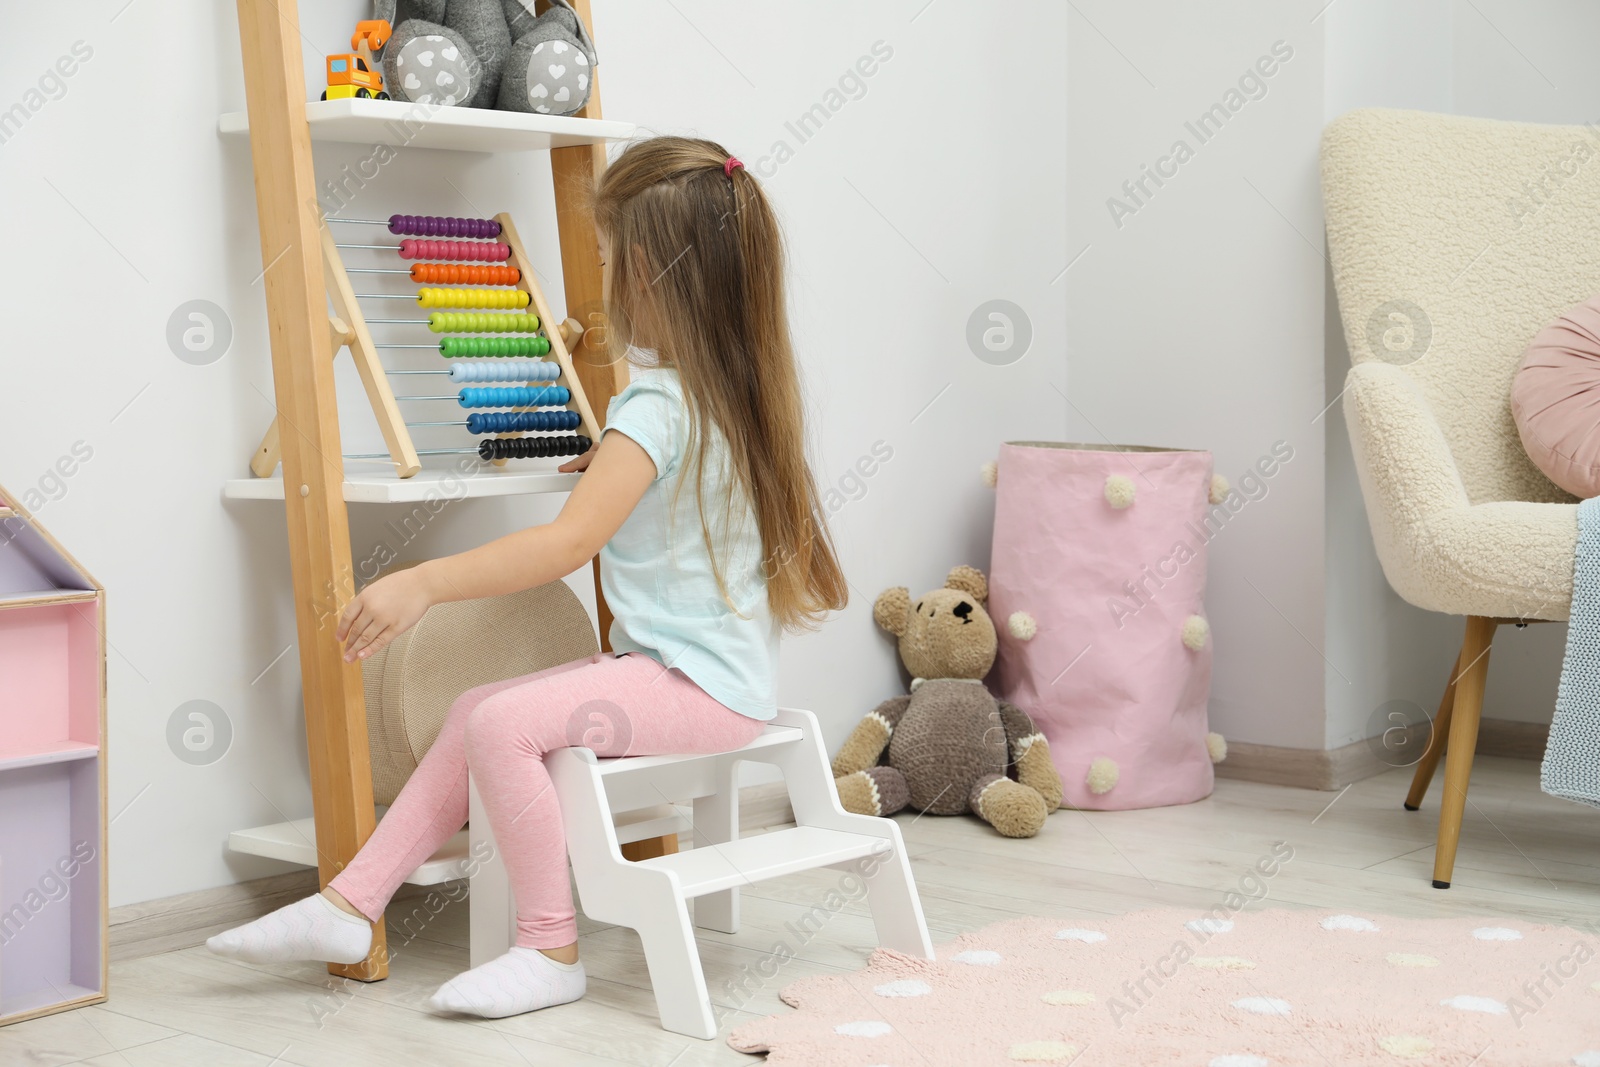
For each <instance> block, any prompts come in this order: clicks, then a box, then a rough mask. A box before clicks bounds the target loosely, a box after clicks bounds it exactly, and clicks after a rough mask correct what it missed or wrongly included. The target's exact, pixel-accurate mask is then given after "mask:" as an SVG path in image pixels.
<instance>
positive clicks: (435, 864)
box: [228, 819, 467, 885]
mask: <svg viewBox="0 0 1600 1067" xmlns="http://www.w3.org/2000/svg"><path fill="white" fill-rule="evenodd" d="M228 848H229V850H230V851H233V852H244V853H247V854H249V855H252V856H265V857H266V858H267V859H273V860H283V861H284V862H285V863H297V864H299V865H300V866H302V867H315V866H316V865H317V830H316V824H315V823H314V822H313V821H312V820H311V819H295V820H294V821H292V822H280V823H274V824H273V825H271V826H257V827H255V828H254V829H250V830H235V831H234V832H233V833H231V834H229V835H228ZM466 861H467V832H466V831H465V830H462V831H460V832H459V833H457V834H456V835H455V836H454V837H452V838H451V839H450V840H448V841H446V842H445V843H444V846H443V847H442V848H440V849H439V851H438V852H435V853H434V854H433V855H432V856H431V857H429V858H428V861H427V862H426V863H424V864H423V865H422V866H420V867H418V868H417V869H416V870H415V871H412V872H411V875H410V877H408V878H407V879H406V881H407V882H410V883H411V884H412V885H438V884H439V883H440V882H448V881H450V880H451V879H452V878H464V877H466V869H465V865H466Z"/></svg>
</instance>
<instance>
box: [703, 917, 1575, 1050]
mask: <svg viewBox="0 0 1600 1067" xmlns="http://www.w3.org/2000/svg"><path fill="white" fill-rule="evenodd" d="M1218 910H1219V911H1221V909H1218ZM1597 947H1600V938H1597V937H1596V936H1595V934H1594V933H1592V932H1584V931H1580V930H1574V929H1570V928H1568V927H1562V926H1546V925H1541V924H1538V923H1529V922H1522V921H1520V920H1513V919H1399V918H1394V917H1391V916H1384V915H1377V914H1370V913H1361V914H1338V913H1333V912H1313V911H1291V910H1285V909H1268V910H1262V911H1246V912H1239V913H1235V914H1232V915H1231V916H1230V917H1229V918H1214V917H1213V918H1197V917H1196V916H1195V914H1194V913H1193V912H1181V911H1141V912H1136V913H1133V914H1130V915H1123V916H1119V917H1115V918H1108V919H1105V920H1104V921H1094V922H1090V921H1085V920H1081V919H1078V920H1072V921H1056V920H1050V919H1036V918H1028V919H1017V920H1014V921H1010V922H1003V923H997V924H995V925H993V926H988V927H985V928H984V929H982V930H979V931H977V932H975V933H970V934H963V935H962V936H960V937H958V938H956V939H955V940H954V941H952V942H950V943H949V944H946V945H941V946H939V949H938V955H939V958H938V960H936V961H935V960H916V959H910V958H908V957H905V956H902V955H900V954H899V953H896V952H890V951H887V950H882V949H880V950H879V951H877V952H875V953H874V954H873V956H872V959H871V960H870V961H869V962H868V965H867V967H866V969H865V970H863V971H858V972H856V973H854V974H849V975H840V976H829V977H820V978H805V979H801V980H800V981H797V982H794V983H793V984H791V985H789V986H788V987H786V988H785V989H784V990H783V992H782V994H781V995H782V997H783V1000H784V1002H785V1003H787V1004H790V1005H792V1006H794V1007H795V1008H796V1009H798V1010H796V1011H794V1012H791V1013H787V1014H784V1015H774V1016H769V1017H768V1018H765V1019H761V1020H759V1021H757V1022H753V1023H750V1024H748V1025H746V1026H742V1027H740V1028H739V1029H737V1030H735V1031H734V1032H733V1033H732V1034H731V1035H730V1036H729V1037H728V1043H729V1044H730V1045H732V1046H733V1047H734V1048H736V1049H738V1050H740V1051H742V1052H761V1051H766V1052H768V1058H767V1062H768V1063H770V1064H774V1065H780V1064H782V1065H801V1064H803V1065H805V1067H876V1065H883V1067H933V1065H944V1064H951V1065H960V1067H982V1065H985V1064H1006V1065H1014V1064H1017V1063H1056V1064H1077V1065H1079V1067H1101V1065H1105V1067H1112V1065H1116V1067H1146V1065H1164V1064H1185V1065H1193V1067H1276V1065H1280V1064H1282V1065H1287V1064H1296V1065H1299V1064H1306V1065H1315V1067H1349V1065H1352V1064H1388V1065H1395V1067H1399V1065H1407V1064H1409V1065H1416V1067H1467V1065H1468V1064H1472V1065H1474V1067H1522V1065H1530V1067H1531V1065H1534V1064H1538V1065H1540V1067H1550V1065H1555V1064H1567V1065H1575V1067H1600V962H1596V961H1595V956H1596V950H1597Z"/></svg>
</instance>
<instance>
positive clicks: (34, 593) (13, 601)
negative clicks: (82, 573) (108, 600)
mask: <svg viewBox="0 0 1600 1067" xmlns="http://www.w3.org/2000/svg"><path fill="white" fill-rule="evenodd" d="M98 595H99V594H98V593H97V592H95V590H93V589H25V590H21V591H19V592H15V593H0V608H37V607H44V606H46V605H49V604H82V603H85V602H87V601H91V600H93V599H94V598H95V597H96V596H98Z"/></svg>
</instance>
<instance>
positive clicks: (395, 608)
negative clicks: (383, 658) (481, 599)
mask: <svg viewBox="0 0 1600 1067" xmlns="http://www.w3.org/2000/svg"><path fill="white" fill-rule="evenodd" d="M420 570H421V568H419V567H413V568H411V569H409V570H403V571H396V572H395V573H394V574H390V575H388V576H386V577H383V578H379V579H378V580H377V581H375V582H373V583H372V584H371V585H369V586H367V587H366V588H365V589H363V590H362V591H361V592H360V593H359V594H358V595H357V596H356V598H355V599H354V600H352V601H350V605H349V607H347V608H345V609H344V614H343V615H342V616H341V617H340V619H339V628H338V630H337V631H335V633H334V638H335V639H336V640H339V641H343V642H344V661H345V662H346V663H354V662H355V661H356V660H358V659H366V658H367V657H368V656H370V655H372V654H373V653H374V652H376V651H378V650H379V649H380V648H383V647H384V646H385V645H387V644H388V643H389V642H390V641H393V640H394V639H395V638H397V637H399V636H400V635H401V634H403V633H405V632H406V631H407V630H409V629H411V627H413V626H415V625H416V623H417V620H418V619H420V618H422V615H423V613H424V612H425V611H427V610H428V608H429V607H431V606H432V597H431V596H430V595H429V593H428V585H427V582H426V581H425V580H424V579H423V577H422V575H421V574H419V573H418V572H419V571H420Z"/></svg>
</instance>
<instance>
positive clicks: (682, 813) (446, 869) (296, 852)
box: [228, 804, 691, 885]
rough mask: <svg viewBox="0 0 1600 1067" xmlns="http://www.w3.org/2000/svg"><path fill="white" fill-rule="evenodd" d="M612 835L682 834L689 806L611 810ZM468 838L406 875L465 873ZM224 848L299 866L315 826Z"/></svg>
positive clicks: (239, 836)
mask: <svg viewBox="0 0 1600 1067" xmlns="http://www.w3.org/2000/svg"><path fill="white" fill-rule="evenodd" d="M616 827H617V841H618V843H619V844H627V843H629V842H630V841H643V840H645V839H646V838H650V837H660V836H663V835H665V834H687V833H688V832H689V831H690V829H691V823H690V821H689V809H688V808H687V807H682V806H679V805H674V804H658V805H655V806H654V807H650V808H641V809H638V810H636V811H631V812H625V813H622V814H619V815H617V816H616ZM468 848H469V840H468V837H467V831H465V830H461V831H459V832H457V833H456V835H455V836H454V837H452V838H451V839H450V840H448V841H446V842H445V843H444V846H443V847H442V848H440V849H439V851H437V852H435V853H434V854H433V855H432V856H430V857H429V858H428V861H427V862H426V863H424V864H423V865H422V866H420V867H418V868H417V869H416V870H414V871H412V872H411V874H410V876H408V877H407V878H406V881H407V882H409V883H411V884H412V885H438V884H439V883H440V882H448V881H450V880H452V879H455V878H465V877H467V876H468V874H469V873H470V872H469V870H468V866H469V865H468ZM228 849H229V851H231V852H243V853H246V854H248V855H251V856H264V857H266V858H267V859H273V860H283V861H284V862H285V863H296V864H299V865H300V866H302V867H315V866H316V865H317V830H316V823H315V821H314V820H312V819H295V820H293V821H292V822H280V823H274V824H273V825H271V826H257V827H255V828H253V829H249V830H235V831H233V833H231V834H229V835H228Z"/></svg>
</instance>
